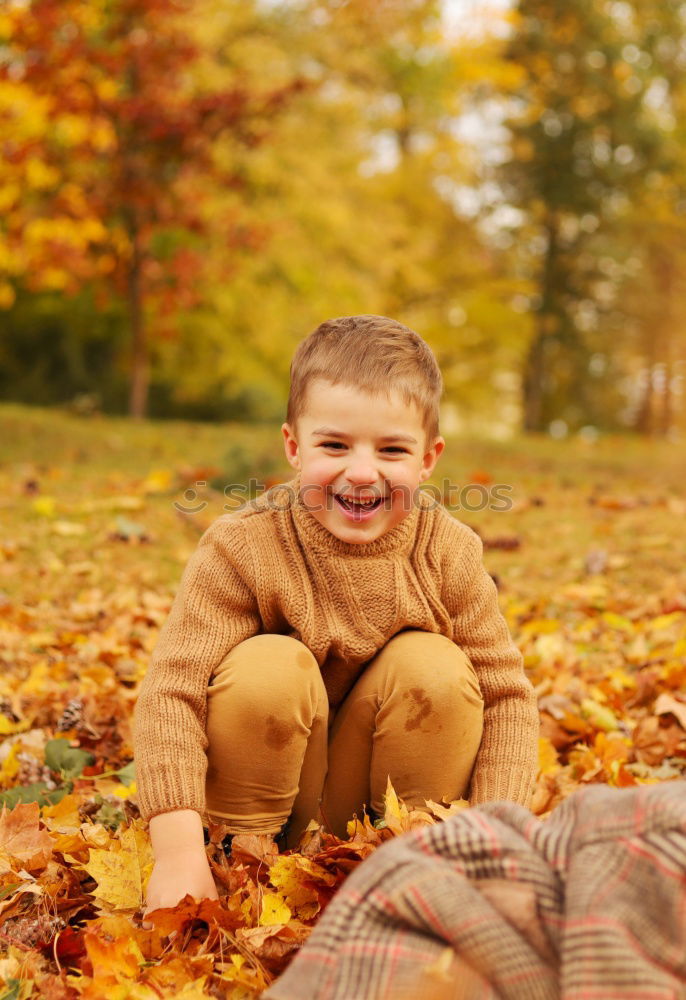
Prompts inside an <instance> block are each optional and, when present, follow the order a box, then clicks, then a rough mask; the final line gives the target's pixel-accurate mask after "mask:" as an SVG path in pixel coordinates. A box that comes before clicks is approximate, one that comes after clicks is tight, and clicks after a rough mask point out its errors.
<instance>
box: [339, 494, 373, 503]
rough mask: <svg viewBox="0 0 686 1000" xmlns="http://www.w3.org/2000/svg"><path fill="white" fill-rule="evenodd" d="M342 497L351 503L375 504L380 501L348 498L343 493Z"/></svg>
mask: <svg viewBox="0 0 686 1000" xmlns="http://www.w3.org/2000/svg"><path fill="white" fill-rule="evenodd" d="M340 496H341V498H342V499H343V500H350V501H351V502H352V503H375V502H376V500H378V499H379V498H378V497H366V498H364V499H362V498H359V497H358V498H355V497H347V496H345V494H343V493H341V494H340Z"/></svg>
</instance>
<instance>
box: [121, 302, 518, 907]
mask: <svg viewBox="0 0 686 1000" xmlns="http://www.w3.org/2000/svg"><path fill="white" fill-rule="evenodd" d="M441 391H442V379H441V375H440V371H439V369H438V366H437V364H436V360H435V358H434V356H433V354H432V352H431V350H430V349H429V347H428V346H427V344H426V343H425V342H424V341H423V340H422V339H421V337H419V336H418V334H416V333H414V331H412V330H410V329H408V328H407V327H405V326H402V325H401V324H400V323H397V322H395V321H394V320H390V319H387V318H385V317H383V316H348V317H342V318H339V319H334V320H330V321H328V322H325V323H322V324H321V325H320V326H319V327H317V329H316V330H315V331H314V332H313V333H312V334H310V336H309V337H308V338H307V339H306V340H304V341H303V342H302V343H301V344H300V345H299V346H298V348H297V350H296V353H295V356H294V358H293V362H292V365H291V391H290V396H289V402H288V412H287V420H286V423H284V424H283V426H282V433H283V437H284V445H285V450H286V456H287V459H288V461H289V463H290V464H291V466H292V467H293V469H294V470H295V472H296V475H295V477H294V478H293V479H292V480H291V481H290V482H289V483H286V484H282V485H280V486H277V487H274V488H273V489H272V490H269V491H268V492H267V493H265V494H263V495H262V496H261V497H259V498H258V499H257V500H255V501H252V502H251V503H249V504H246V505H244V506H243V507H241V508H240V510H238V511H236V512H232V513H230V514H226V515H224V516H222V517H219V518H218V519H217V520H216V521H215V522H214V523H213V524H212V525H211V526H210V527H209V528H208V529H207V531H206V532H205V533H204V535H203V537H202V538H201V540H200V543H199V545H198V548H197V550H196V552H195V553H194V554H193V556H192V557H191V559H190V560H189V563H188V565H187V567H186V569H185V571H184V574H183V578H182V580H181V584H180V587H179V591H178V593H177V595H176V598H175V601H174V604H173V607H172V609H171V612H170V615H169V618H168V620H167V622H166V623H165V625H164V627H163V629H162V630H161V632H160V636H159V639H158V643H157V645H156V647H155V650H154V653H153V657H152V662H151V666H150V670H149V671H148V673H147V675H146V677H145V678H144V680H143V683H142V685H141V689H140V694H139V698H138V702H137V705H136V711H135V720H134V742H135V755H136V768H137V775H138V786H139V805H140V809H141V815H142V816H143V819H144V820H149V821H150V835H151V840H152V845H153V851H154V854H155V868H154V870H153V874H152V876H151V878H150V882H149V884H148V895H147V903H148V911H150V910H152V909H156V908H157V907H160V906H173V905H174V904H175V903H176V902H177V901H178V900H179V899H181V898H183V896H184V895H185V894H186V893H187V892H189V893H190V894H191V895H193V896H195V897H196V898H202V897H203V896H209V897H211V898H216V896H217V892H216V887H215V885H214V881H213V878H212V875H211V873H210V869H209V865H208V862H207V858H206V855H205V850H204V843H203V818H204V817H206V816H212V817H213V818H215V819H218V820H219V821H221V822H223V823H224V824H226V826H227V828H228V830H229V832H230V833H234V834H235V833H242V832H255V833H258V832H261V833H271V834H274V835H277V834H278V833H279V832H280V831H282V830H284V828H285V827H286V825H287V824H289V825H290V834H291V838H292V839H291V843H296V838H297V835H298V834H299V832H300V831H301V830H302V829H304V827H305V826H306V824H307V822H308V821H309V820H310V819H312V818H313V817H317V818H319V819H320V820H321V821H322V822H323V823H324V824H325V825H327V826H328V827H329V828H330V829H332V830H333V831H334V832H335V833H336V834H338V835H339V836H341V835H344V833H345V824H346V821H347V820H348V819H350V818H351V817H352V814H353V813H354V812H357V813H361V811H362V808H363V806H364V805H365V804H366V805H368V806H370V807H371V809H372V810H374V811H376V812H381V811H382V809H383V801H382V800H383V793H384V790H385V787H386V781H387V778H388V777H389V776H390V778H391V780H392V782H393V784H394V786H395V789H396V791H397V793H398V794H399V795H400V796H401V797H402V798H404V799H405V801H406V802H407V803H408V804H409V805H411V806H415V807H418V806H422V805H423V804H424V800H425V799H430V798H431V799H435V800H440V799H441V798H442V797H444V798H446V799H457V798H459V797H461V796H463V795H464V796H466V795H469V799H470V802H471V803H472V804H476V803H479V802H485V801H489V800H493V799H511V800H513V801H515V802H520V803H521V804H523V805H526V804H527V803H528V801H529V797H530V794H531V791H532V788H533V782H534V778H535V773H536V745H537V744H536V740H537V735H538V715H537V711H536V703H535V697H534V692H533V689H532V687H531V685H530V683H529V682H528V680H527V679H526V677H525V676H524V672H523V668H522V657H521V654H520V653H519V651H518V650H517V648H516V647H515V645H514V644H513V642H512V639H511V637H510V635H509V632H508V629H507V625H506V623H505V621H504V619H503V617H502V614H501V613H500V610H499V607H498V598H497V592H496V588H495V584H494V583H493V581H492V579H491V577H490V576H489V575H488V573H487V572H486V570H485V569H484V567H483V564H482V561H481V556H482V544H481V541H480V539H479V537H478V535H476V533H475V532H473V531H472V530H471V529H470V528H468V527H467V526H466V525H463V524H462V523H461V522H459V521H458V520H456V519H455V518H453V517H452V516H451V515H449V514H448V513H447V511H446V510H445V509H444V508H443V507H441V506H440V505H438V504H436V503H435V501H433V500H432V498H430V497H429V496H428V494H427V493H426V492H425V491H422V490H420V489H419V488H418V487H419V484H420V483H421V482H423V481H425V480H426V479H428V478H429V476H430V475H431V473H432V471H433V468H434V466H435V464H436V462H437V460H438V458H439V456H440V454H441V452H442V451H443V448H444V445H445V442H444V440H443V438H441V437H440V435H439V433H438V406H439V401H440V396H441Z"/></svg>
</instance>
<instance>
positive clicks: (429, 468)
mask: <svg viewBox="0 0 686 1000" xmlns="http://www.w3.org/2000/svg"><path fill="white" fill-rule="evenodd" d="M444 448H445V438H442V437H437V438H436V439H435V440H434V443H433V444H432V445H431V447H430V448H429V450H428V451H427V452H426V453H425V454H424V458H423V459H422V468H421V472H420V473H419V481H420V483H423V482H424V480H425V479H428V478H429V476H430V475H431V473H432V472H433V470H434V466H435V465H436V462H437V461H438V459H439V457H440V454H441V452H442V451H443V449H444Z"/></svg>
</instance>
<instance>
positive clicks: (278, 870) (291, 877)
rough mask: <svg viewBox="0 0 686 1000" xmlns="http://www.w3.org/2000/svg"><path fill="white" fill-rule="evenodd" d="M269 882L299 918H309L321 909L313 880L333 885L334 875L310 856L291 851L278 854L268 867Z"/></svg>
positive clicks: (324, 884)
mask: <svg viewBox="0 0 686 1000" xmlns="http://www.w3.org/2000/svg"><path fill="white" fill-rule="evenodd" d="M269 881H270V882H271V884H272V885H273V886H274V888H275V889H278V891H279V893H280V895H281V898H282V899H283V900H284V902H285V903H286V905H287V906H288V908H289V909H290V910H291V912H292V913H293V914H294V915H295V916H296V917H297V918H298V919H299V920H311V919H312V917H314V916H316V914H317V913H318V912H319V910H320V909H321V904H320V902H319V896H318V894H317V890H316V889H315V888H314V886H313V885H312V883H313V882H315V883H316V882H319V883H320V884H321V885H323V886H332V885H333V884H334V883H335V881H336V877H335V875H332V874H331V873H330V872H327V871H326V869H325V868H322V867H321V865H318V864H316V862H314V861H310V859H309V858H305V857H302V856H301V855H298V854H291V855H287V856H284V855H281V856H280V857H278V858H277V859H276V861H275V862H274V864H273V865H271V866H270V868H269Z"/></svg>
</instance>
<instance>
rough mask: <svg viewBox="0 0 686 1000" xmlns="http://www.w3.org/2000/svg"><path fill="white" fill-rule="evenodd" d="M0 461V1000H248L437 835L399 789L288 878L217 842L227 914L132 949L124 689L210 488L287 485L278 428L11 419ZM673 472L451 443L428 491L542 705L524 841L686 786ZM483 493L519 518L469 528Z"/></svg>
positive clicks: (576, 445) (221, 499)
mask: <svg viewBox="0 0 686 1000" xmlns="http://www.w3.org/2000/svg"><path fill="white" fill-rule="evenodd" d="M0 441H1V442H2V444H1V445H0V447H1V448H2V452H1V455H0V458H1V464H0V510H1V513H2V521H1V523H2V533H1V535H0V658H1V665H2V669H1V671H0V735H1V737H2V743H1V745H0V795H1V796H2V801H3V803H4V808H3V811H2V814H1V815H0V956H1V957H0V983H1V984H2V986H1V987H0V990H1V992H0V998H23V997H28V996H31V995H36V996H38V995H40V996H42V997H47V998H52V1000H62V998H64V1000H66V998H70V1000H72V998H74V1000H76V998H79V997H84V998H93V1000H94V998H100V997H107V998H108V1000H120V998H121V1000H123V998H128V997H131V998H136V1000H139V998H140V1000H148V998H150V1000H153V998H155V1000H158V998H160V997H187V998H194V997H202V996H215V997H229V998H232V1000H239V998H251V997H254V996H256V995H258V994H259V992H260V991H261V990H262V989H264V987H265V985H266V984H267V983H269V982H270V981H272V980H273V978H274V977H275V976H277V975H278V974H279V973H280V972H281V971H282V969H283V968H284V967H285V964H286V963H287V962H288V961H289V959H290V957H291V956H292V954H293V952H294V951H295V950H296V949H297V948H298V947H299V946H300V944H301V943H302V942H303V941H304V940H305V938H306V937H307V934H308V933H309V930H310V928H311V927H312V926H313V924H314V923H315V922H316V920H317V917H318V915H319V914H320V913H321V911H322V909H323V908H324V907H325V906H326V904H327V903H328V902H329V900H330V899H331V897H332V896H333V894H334V893H335V891H336V889H337V888H338V886H339V885H340V884H341V882H342V881H343V879H344V878H345V877H346V875H347V874H348V873H349V872H350V871H351V870H352V868H354V866H355V865H357V864H358V863H359V862H360V860H362V859H363V858H365V857H366V856H368V855H369V854H370V853H371V852H372V851H373V850H374V848H375V846H377V845H378V844H379V843H380V842H382V841H383V840H384V839H387V838H388V837H391V836H395V835H396V834H397V833H400V832H402V831H403V830H405V829H408V828H410V827H411V826H412V825H413V824H414V823H416V822H427V821H432V820H433V819H440V818H441V817H442V816H444V815H445V812H444V810H443V809H442V808H441V806H440V804H434V806H433V812H432V813H431V814H429V815H426V814H424V813H422V814H410V813H408V812H407V810H406V809H405V808H404V806H403V805H402V803H399V802H398V801H397V800H396V799H395V796H394V794H393V793H392V790H391V792H390V794H389V796H388V799H387V810H386V816H385V819H384V821H382V824H381V826H380V827H379V828H374V827H372V826H371V825H370V824H369V822H368V821H364V822H357V823H353V824H352V825H351V827H350V839H349V841H347V842H341V841H337V840H336V839H334V838H332V837H329V836H327V835H324V834H322V833H321V832H320V831H317V830H312V831H310V833H309V834H308V835H306V838H305V840H304V841H303V843H302V844H301V847H300V851H299V852H287V853H286V854H283V855H278V854H277V853H276V850H275V848H274V847H273V845H272V843H271V841H270V840H269V839H268V838H267V839H266V838H260V837H243V838H239V839H237V840H235V841H234V847H233V852H232V854H231V856H230V857H229V858H227V857H226V856H225V855H224V852H223V851H222V850H221V847H220V846H219V844H220V839H221V834H222V830H221V828H217V829H216V830H214V831H213V839H214V841H215V842H216V843H210V845H209V846H208V854H209V857H210V860H211V864H212V867H213V871H214V873H215V876H216V880H217V884H218V886H219V887H220V899H219V901H212V902H210V901H204V902H202V903H200V904H196V903H194V902H193V901H192V900H191V899H190V898H189V897H187V899H186V901H185V903H184V904H181V905H180V906H179V907H177V908H176V909H174V910H166V911H158V912H157V915H156V916H155V917H153V925H154V926H153V928H152V929H149V930H144V929H143V928H142V927H141V913H142V906H143V900H144V889H145V882H146V878H147V877H148V875H149V873H150V870H151V866H152V855H151V851H150V844H149V840H148V836H147V830H146V828H145V826H144V824H143V823H142V822H141V820H140V817H139V815H138V810H137V807H136V785H135V776H134V773H133V769H132V766H131V761H132V756H133V755H132V746H131V725H130V720H131V714H132V707H133V703H134V701H135V698H136V691H137V687H138V684H139V683H140V680H141V678H142V677H143V674H144V672H145V670H146V667H147V663H148V658H149V654H150V651H151V649H152V647H153V645H154V643H155V638H156V635H157V632H158V630H159V627H160V625H161V624H162V622H163V621H164V619H165V617H166V614H167V612H168V609H169V607H170V604H171V600H172V597H173V593H174V588H175V586H176V585H177V583H178V580H179V577H180V574H181V571H182V569H183V566H184V564H185V562H186V560H187V559H188V557H189V556H190V554H191V552H192V551H193V549H194V547H195V545H196V543H197V540H198V538H199V536H200V534H201V533H202V531H203V530H204V528H205V527H206V526H207V525H208V524H209V523H210V522H211V521H212V520H213V519H214V518H215V517H217V516H219V515H220V514H221V513H223V511H224V504H225V503H226V498H225V496H224V494H223V492H222V491H223V489H224V487H227V486H229V485H231V484H232V483H239V484H240V483H246V482H247V481H248V480H249V479H250V477H254V478H255V479H257V480H260V481H262V482H265V483H266V484H269V483H270V482H271V481H274V480H278V479H285V478H289V477H290V474H291V473H290V470H289V467H288V466H287V465H286V463H285V461H284V460H283V459H282V458H281V454H280V447H281V446H280V439H279V433H278V428H277V427H267V426H265V427H257V428H255V427H253V428H248V427H243V426H240V425H224V426H221V427H210V426H203V425H192V424H184V423H178V422H174V423H157V424H155V423H142V424H140V425H132V424H131V423H129V422H128V421H126V420H116V419H105V418H99V417H95V418H89V419H83V418H79V417H77V416H71V415H68V414H65V413H62V412H56V411H48V410H33V409H28V408H23V407H18V406H3V407H0ZM685 450H686V449H684V447H683V445H678V444H675V443H668V442H647V441H641V440H637V439H629V438H627V439H624V438H618V437H615V438H611V439H609V438H608V439H605V438H601V439H600V440H599V441H596V442H589V441H584V440H579V439H575V440H573V441H564V442H553V441H550V440H548V439H546V438H543V437H531V438H528V439H522V440H517V441H513V442H507V443H497V444H496V443H492V442H491V443H484V442H477V441H458V440H451V441H450V442H449V444H448V447H447V449H446V452H445V455H444V457H443V458H442V459H441V462H440V463H439V467H438V469H437V474H436V475H435V476H434V479H433V480H432V483H433V485H434V486H435V488H436V489H437V490H440V492H441V493H442V494H443V495H444V496H445V497H446V499H449V501H450V502H452V503H454V504H459V503H460V502H462V504H463V506H462V509H459V510H458V509H455V514H456V516H458V517H460V518H461V519H462V520H464V521H465V522H466V523H467V524H469V525H471V526H472V527H473V528H475V530H477V531H478V532H479V533H480V534H481V536H482V538H483V540H484V548H485V560H486V564H487V566H488V569H489V571H490V572H491V573H492V574H493V575H494V576H495V577H496V579H497V582H498V585H499V589H500V594H501V600H502V606H503V610H504V611H505V613H506V615H507V617H508V620H509V622H510V626H511V629H512V632H513V635H514V637H515V640H516V641H517V643H518V645H519V646H520V648H521V649H522V651H523V653H524V655H525V661H526V667H527V670H528V672H529V676H530V677H531V680H532V682H533V683H534V685H535V686H536V689H537V692H538V695H539V704H540V709H541V724H542V729H541V743H540V749H541V753H540V764H541V774H540V777H539V782H538V791H537V794H536V800H535V810H536V811H537V812H538V813H539V814H540V815H541V816H545V815H546V814H547V813H548V812H549V811H550V809H552V808H553V807H554V806H555V805H556V804H557V803H558V802H559V801H561V800H562V799H563V798H564V797H565V796H567V795H568V794H570V793H571V792H572V791H573V790H574V789H575V788H576V787H578V785H579V784H580V783H587V782H603V783H608V784H611V785H616V786H628V785H632V784H636V783H643V782H655V781H668V780H672V779H674V778H677V777H680V776H682V775H686V696H685V695H684V692H685V691H686V559H685V556H686V533H685V532H684V529H683V525H684V516H685V515H686V496H685V493H684V485H683V483H684V477H683V469H684V464H685V463H684V458H685V457H686V456H685V454H684V452H685ZM201 483H202V484H203V485H199V484H201ZM465 484H473V485H472V488H471V489H470V490H468V491H466V490H465V489H464V487H465ZM496 486H500V487H502V486H508V487H510V492H509V493H506V494H505V495H506V496H509V497H510V499H511V501H512V507H511V509H510V510H508V511H505V512H503V511H498V510H493V509H483V510H477V509H474V508H475V507H477V506H478V504H479V500H480V499H481V498H483V497H484V496H486V498H488V497H489V496H491V495H492V492H491V491H494V489H495V487H496ZM449 487H450V492H451V495H450V497H449V498H448V492H449ZM188 491H191V492H188ZM501 495H502V490H501ZM180 506H182V507H184V508H186V509H185V510H180V509H179V507H180ZM195 508H200V509H197V510H196V512H194V513H193V512H190V511H192V510H193V509H195ZM453 808H457V807H453Z"/></svg>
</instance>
